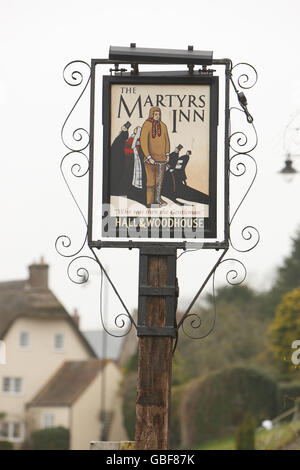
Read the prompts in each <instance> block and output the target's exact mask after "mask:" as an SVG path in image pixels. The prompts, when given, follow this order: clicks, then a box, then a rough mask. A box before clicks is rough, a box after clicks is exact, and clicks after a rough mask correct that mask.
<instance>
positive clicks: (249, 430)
mask: <svg viewBox="0 0 300 470" xmlns="http://www.w3.org/2000/svg"><path fill="white" fill-rule="evenodd" d="M235 448H236V450H254V449H255V420H254V419H253V416H251V414H250V413H246V414H245V416H244V419H243V421H242V423H241V424H240V426H239V427H238V429H237V431H236V434H235Z"/></svg>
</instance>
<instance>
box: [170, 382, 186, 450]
mask: <svg viewBox="0 0 300 470" xmlns="http://www.w3.org/2000/svg"><path fill="white" fill-rule="evenodd" d="M186 387H187V384H184V385H179V386H177V387H172V392H171V419H170V447H171V449H180V448H181V446H182V441H181V404H182V400H183V397H184V393H185V390H186Z"/></svg>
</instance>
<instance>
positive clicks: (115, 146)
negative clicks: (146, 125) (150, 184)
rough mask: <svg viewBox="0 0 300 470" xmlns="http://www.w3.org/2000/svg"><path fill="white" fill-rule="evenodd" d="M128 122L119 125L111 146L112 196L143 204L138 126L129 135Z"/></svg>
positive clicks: (142, 173)
mask: <svg viewBox="0 0 300 470" xmlns="http://www.w3.org/2000/svg"><path fill="white" fill-rule="evenodd" d="M130 126H131V124H130V122H127V123H126V124H124V126H122V127H121V132H120V134H119V135H118V136H117V137H116V138H115V140H114V141H113V143H112V146H111V167H110V185H111V195H112V196H124V197H127V198H128V199H133V200H134V201H137V202H140V203H141V204H145V198H146V195H145V178H146V176H145V170H144V166H143V165H142V161H143V155H141V153H142V151H141V148H140V141H139V138H140V131H141V128H140V127H136V128H135V129H134V131H133V133H132V135H131V136H130V137H129V133H128V129H129V127H130Z"/></svg>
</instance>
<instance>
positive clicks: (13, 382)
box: [2, 377, 23, 394]
mask: <svg viewBox="0 0 300 470" xmlns="http://www.w3.org/2000/svg"><path fill="white" fill-rule="evenodd" d="M22 385H23V381H22V379H21V378H20V377H3V380H2V391H3V392H4V393H16V394H18V393H21V392H22Z"/></svg>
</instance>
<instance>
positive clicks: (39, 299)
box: [0, 265, 96, 357]
mask: <svg viewBox="0 0 300 470" xmlns="http://www.w3.org/2000/svg"><path fill="white" fill-rule="evenodd" d="M34 267H36V268H37V269H36V271H42V269H43V268H44V269H46V268H48V266H47V265H44V266H43V265H32V266H31V267H30V268H34ZM41 268H42V269H41ZM32 271H33V273H34V269H32ZM38 274H39V273H38ZM20 317H27V318H38V319H64V320H66V321H67V322H68V323H69V324H70V326H71V328H73V330H74V332H75V334H76V335H77V336H78V338H79V340H80V341H81V343H82V344H83V345H84V346H85V348H86V349H87V350H88V351H89V353H90V354H91V356H92V357H96V354H95V351H94V350H93V348H92V346H91V345H90V343H89V342H88V341H87V339H86V338H85V336H84V335H83V334H82V333H81V331H80V330H79V328H78V326H77V325H76V322H75V321H74V320H73V318H72V317H71V315H69V314H68V312H67V311H66V309H65V308H64V307H63V305H62V304H61V303H60V302H59V300H58V299H57V298H56V297H55V295H54V294H53V292H52V291H51V290H50V289H49V288H48V285H47V280H45V278H42V280H41V282H39V279H38V278H37V277H36V278H34V276H31V277H30V278H29V280H22V281H9V282H0V339H3V338H4V337H5V335H6V334H7V332H8V330H9V329H10V327H11V326H12V324H13V323H14V321H15V320H16V319H18V318H20Z"/></svg>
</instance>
